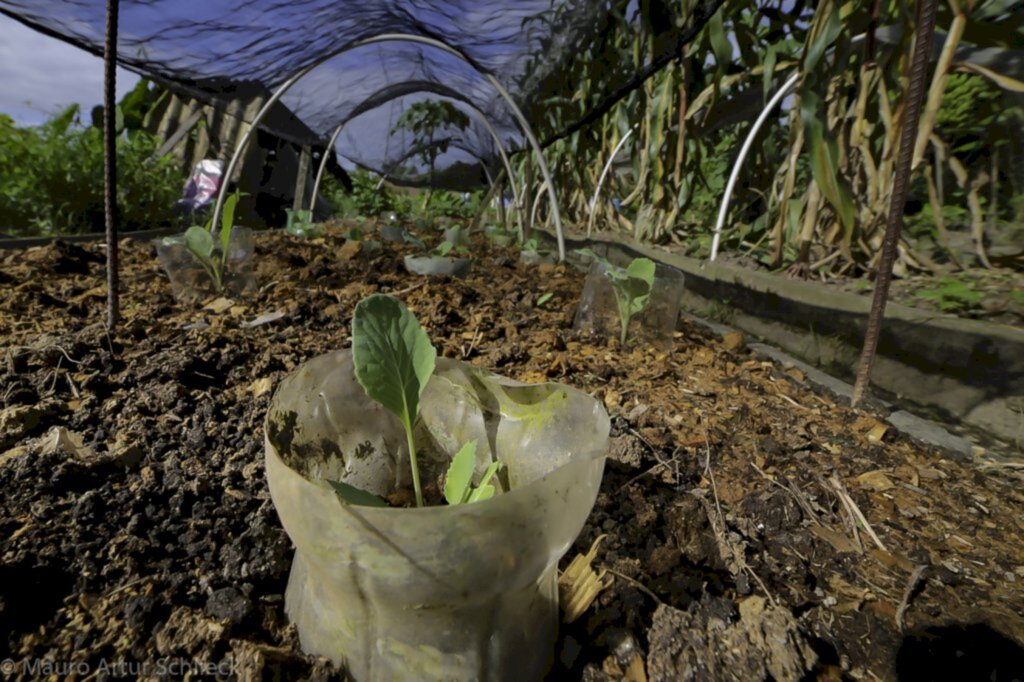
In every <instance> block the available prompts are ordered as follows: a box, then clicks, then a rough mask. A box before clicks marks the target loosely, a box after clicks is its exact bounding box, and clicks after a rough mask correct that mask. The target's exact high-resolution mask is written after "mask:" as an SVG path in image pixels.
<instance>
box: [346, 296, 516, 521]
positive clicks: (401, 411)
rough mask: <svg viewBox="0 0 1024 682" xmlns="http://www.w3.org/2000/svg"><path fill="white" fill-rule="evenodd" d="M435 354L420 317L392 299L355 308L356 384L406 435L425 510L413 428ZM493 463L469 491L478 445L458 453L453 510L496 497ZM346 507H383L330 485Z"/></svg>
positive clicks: (449, 491)
mask: <svg viewBox="0 0 1024 682" xmlns="http://www.w3.org/2000/svg"><path fill="white" fill-rule="evenodd" d="M436 359H437V350H436V349H435V348H434V345H433V344H432V343H431V342H430V337H429V336H427V333H426V332H425V331H424V330H423V328H422V327H421V326H420V323H419V321H418V320H417V319H416V316H415V315H413V314H412V313H411V312H409V309H408V308H406V307H405V306H404V305H402V302H401V301H399V300H398V299H396V298H393V297H391V296H385V295H383V294H374V295H373V296H369V297H367V298H365V299H363V300H362V301H360V302H359V304H358V305H357V306H356V310H355V314H354V316H353V319H352V360H353V362H354V364H355V375H356V380H357V381H358V382H359V384H360V385H361V386H362V387H363V390H365V391H366V395H368V396H369V397H370V398H372V399H373V400H376V401H377V402H378V403H380V404H381V405H382V406H383V407H384V408H385V409H386V410H388V411H389V412H391V414H393V415H395V416H396V417H398V419H399V421H400V422H401V423H402V428H403V429H405V436H406V442H407V444H408V448H409V464H410V468H411V469H412V484H413V491H414V493H415V495H416V506H417V507H422V506H423V489H422V486H421V485H420V472H419V466H418V463H417V457H416V442H415V438H414V436H413V427H414V426H415V424H416V418H417V416H418V415H419V406H420V396H421V395H422V394H423V389H424V388H426V386H427V382H428V381H429V380H430V376H431V375H432V374H433V373H434V366H435V364H436ZM500 467H501V463H500V461H495V462H492V463H491V465H490V466H489V467H488V468H487V470H486V471H485V472H484V475H483V478H482V479H481V480H480V483H479V484H478V485H477V486H476V487H475V488H474V487H473V486H472V485H471V481H472V477H473V471H474V470H475V468H476V441H473V442H471V443H466V444H465V445H463V446H462V448H460V449H459V451H458V453H456V455H455V457H454V458H452V462H451V464H450V466H449V468H448V473H447V479H446V482H445V488H444V494H445V499H447V500H448V503H449V504H464V503H468V502H476V501H479V500H486V499H488V498H489V497H492V496H493V495H494V493H495V489H494V486H493V485H491V484H490V481H491V479H492V478H493V477H494V475H495V473H497V471H498V470H499V469H500ZM329 483H330V484H331V486H332V487H333V488H334V490H335V492H336V493H337V494H338V495H339V496H340V497H341V498H342V499H343V500H344V501H345V502H347V503H349V504H358V505H370V506H383V505H386V502H384V501H383V500H381V499H380V498H379V497H377V496H376V495H372V494H370V493H368V492H366V491H364V490H360V489H358V488H354V487H353V486H351V485H348V484H347V483H343V482H341V481H329Z"/></svg>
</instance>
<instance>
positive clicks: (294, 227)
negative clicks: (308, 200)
mask: <svg viewBox="0 0 1024 682" xmlns="http://www.w3.org/2000/svg"><path fill="white" fill-rule="evenodd" d="M285 213H287V214H288V222H287V223H286V224H285V228H284V229H285V232H287V233H288V234H290V235H294V236H296V237H308V238H315V237H319V236H320V235H322V234H323V228H321V227H319V226H317V225H316V224H315V223H314V222H313V212H312V211H309V210H306V209H300V210H298V211H293V210H292V209H290V208H286V209H285Z"/></svg>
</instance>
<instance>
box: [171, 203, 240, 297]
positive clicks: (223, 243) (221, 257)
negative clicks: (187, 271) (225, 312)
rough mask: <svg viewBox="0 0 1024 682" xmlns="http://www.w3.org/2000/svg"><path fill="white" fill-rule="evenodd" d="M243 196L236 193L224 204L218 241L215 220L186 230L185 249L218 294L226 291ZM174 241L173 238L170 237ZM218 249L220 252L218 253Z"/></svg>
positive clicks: (211, 219)
mask: <svg viewBox="0 0 1024 682" xmlns="http://www.w3.org/2000/svg"><path fill="white" fill-rule="evenodd" d="M240 196H241V195H240V194H239V193H238V192H236V193H234V194H232V195H231V196H230V197H228V199H227V201H225V202H224V211H223V213H222V214H221V220H220V233H219V234H218V236H217V239H216V240H215V239H214V235H213V228H214V225H213V218H212V217H211V218H210V220H208V221H207V223H206V226H205V227H204V226H202V225H193V226H192V227H190V228H188V229H187V230H185V247H186V248H187V249H188V251H189V253H191V254H192V257H193V258H195V259H196V262H198V263H199V264H200V265H201V266H203V270H205V271H206V274H207V275H209V277H210V281H211V282H212V283H213V288H214V290H215V291H217V292H218V293H220V292H222V291H224V275H225V274H226V270H227V264H228V254H229V253H230V248H229V247H230V245H231V230H232V228H233V227H234V224H235V208H236V207H237V206H238V199H239V197H240ZM168 239H170V240H173V239H174V238H173V237H168ZM218 247H219V248H220V251H219V252H218V250H217V249H218Z"/></svg>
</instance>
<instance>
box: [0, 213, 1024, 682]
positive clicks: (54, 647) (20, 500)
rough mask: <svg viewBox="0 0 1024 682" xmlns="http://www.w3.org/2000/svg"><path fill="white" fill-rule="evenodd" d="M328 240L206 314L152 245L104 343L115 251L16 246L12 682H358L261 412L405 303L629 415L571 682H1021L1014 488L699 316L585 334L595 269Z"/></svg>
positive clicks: (1022, 553) (8, 578) (525, 373)
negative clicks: (294, 544)
mask: <svg viewBox="0 0 1024 682" xmlns="http://www.w3.org/2000/svg"><path fill="white" fill-rule="evenodd" d="M333 234H334V232H329V233H328V236H327V237H325V238H324V239H321V240H315V241H300V240H297V239H294V238H291V237H288V236H287V235H283V234H273V235H263V236H261V237H260V238H259V240H258V248H257V255H256V275H257V281H258V283H259V291H258V292H257V293H255V294H253V295H251V296H250V297H248V298H246V299H244V300H237V301H220V302H216V303H217V304H216V305H213V306H211V307H210V308H200V307H189V306H183V305H181V304H179V303H177V302H176V301H175V299H174V298H173V296H172V292H171V290H170V286H169V284H168V281H167V279H166V277H165V276H164V275H163V274H162V272H161V271H160V268H159V265H158V263H157V262H156V259H155V258H154V255H153V248H152V246H151V245H150V244H148V243H136V242H133V241H131V240H126V241H125V242H123V248H122V258H123V275H122V282H123V288H124V293H123V298H122V305H123V317H124V322H123V324H122V325H121V327H119V329H118V330H117V331H116V332H115V333H113V334H110V335H108V334H107V333H106V332H105V331H104V327H103V323H102V322H103V319H104V296H105V289H104V287H103V278H104V270H103V267H104V266H103V251H102V247H101V246H100V245H87V246H84V247H80V246H73V245H67V244H61V243H56V244H51V245H49V246H45V247H38V248H33V249H28V250H25V251H16V252H5V253H0V311H2V312H0V338H2V339H3V342H2V343H3V346H2V347H0V489H2V490H3V496H2V498H0V658H10V659H12V660H13V661H14V662H15V670H14V673H13V675H12V677H15V678H17V677H21V678H24V679H31V678H32V677H34V676H35V675H34V674H33V673H32V672H31V671H30V670H29V669H28V667H27V666H28V664H29V663H31V662H33V661H37V660H49V661H52V662H59V661H78V662H79V664H80V668H79V669H80V670H81V669H84V668H88V669H89V670H90V671H91V672H90V673H89V675H92V678H93V679H102V675H100V674H99V673H98V672H97V671H98V670H99V668H100V667H101V664H102V663H103V662H104V661H106V662H108V664H109V662H111V661H118V662H122V663H125V662H147V661H150V662H151V661H154V660H156V659H159V658H161V657H180V658H182V659H187V660H190V661H206V662H217V661H224V660H230V661H231V668H232V669H233V671H234V673H233V674H234V675H235V676H237V678H238V679H245V680H249V679H262V678H267V679H270V678H273V677H275V676H276V677H280V678H283V679H335V678H343V677H344V671H340V670H337V669H335V668H333V667H332V666H331V665H330V664H329V663H327V662H326V661H324V660H322V659H317V658H315V657H308V656H305V655H303V654H302V653H301V652H300V651H299V650H298V643H297V642H298V640H297V636H296V633H295V631H294V628H292V627H291V626H289V625H288V623H287V619H286V617H285V615H284V597H283V593H284V588H285V585H286V581H287V576H288V569H289V566H290V561H291V552H292V549H291V545H290V543H289V541H288V538H287V536H286V535H285V534H284V531H283V530H282V528H281V526H280V524H279V522H278V520H277V517H276V514H275V512H274V509H273V506H272V504H271V502H270V498H269V494H268V491H267V486H266V481H265V478H264V471H263V463H262V458H263V433H262V420H263V417H264V415H265V413H266V410H267V406H268V404H269V399H270V394H271V392H272V390H273V387H274V386H275V385H276V383H277V381H278V380H280V379H281V378H282V377H283V376H284V375H286V374H287V373H288V372H290V371H291V370H293V369H294V368H295V367H296V366H297V365H298V364H299V363H301V362H303V361H304V360H306V359H309V358H311V357H313V356H315V355H318V354H320V353H323V352H326V351H329V350H333V349H337V348H341V347H345V346H347V345H348V344H349V330H350V323H351V314H352V310H353V308H354V306H355V304H356V303H357V302H358V301H359V300H360V299H361V298H362V297H364V296H366V295H368V294H370V293H374V292H384V293H388V292H390V293H393V294H395V295H397V296H399V297H400V298H401V299H402V300H404V301H405V302H406V304H407V305H408V306H409V307H410V308H411V309H412V310H413V311H414V312H415V313H416V314H417V315H418V317H419V318H420V320H421V321H422V323H423V324H424V326H425V327H426V328H427V330H428V332H429V333H430V335H431V337H432V339H433V340H434V343H435V344H436V345H437V346H438V349H439V351H442V352H443V353H444V354H445V355H447V356H450V357H456V358H462V359H467V360H469V361H471V362H473V363H476V364H478V365H480V366H483V367H487V368H489V369H492V370H494V371H496V372H499V373H501V374H505V375H507V376H510V377H513V378H516V379H521V380H525V381H542V380H554V381H560V382H565V383H568V384H571V385H574V386H577V387H579V388H581V389H583V390H585V391H588V392H589V393H590V394H592V395H594V396H596V397H598V398H600V399H601V400H603V401H604V403H605V405H606V406H607V407H608V410H609V412H610V413H611V414H612V416H613V427H612V436H613V437H612V447H611V453H610V457H609V461H608V466H607V468H606V473H605V478H604V482H603V485H602V488H601V492H600V495H599V497H598V500H597V503H596V505H595V508H594V511H593V513H592V514H591V516H590V519H589V521H588V522H587V525H586V526H585V528H584V530H583V532H582V533H581V535H580V537H579V539H578V540H577V542H576V544H575V546H574V547H573V548H572V549H571V550H570V552H569V554H568V555H567V556H566V558H565V559H564V562H565V563H566V564H567V563H568V561H569V560H570V559H571V558H572V557H573V556H575V555H576V554H578V553H581V552H586V551H587V550H588V549H589V548H590V547H591V545H592V544H593V543H594V542H595V540H597V538H598V537H599V536H602V535H603V536H606V537H605V538H604V539H603V541H602V542H601V543H600V544H599V546H598V549H597V557H596V559H595V562H594V565H595V567H596V568H599V569H606V570H607V571H608V573H607V576H608V578H610V585H609V586H608V587H607V588H606V589H605V590H604V591H603V592H601V593H600V594H599V595H598V597H597V599H596V600H595V601H594V603H593V604H591V606H590V607H589V609H587V611H586V612H585V613H583V615H582V616H581V617H580V618H579V619H578V620H576V621H575V622H573V623H571V624H566V625H564V626H563V628H562V632H561V634H560V637H559V641H558V642H557V644H556V650H555V652H554V667H553V670H552V674H551V679H558V680H563V679H583V680H620V679H628V680H634V681H635V680H645V679H649V680H677V679H683V680H686V679H693V680H733V679H741V680H748V679H765V678H774V679H777V680H797V679H802V678H808V679H829V680H831V679H960V680H966V679H986V680H988V679H993V680H1012V679H1021V678H1022V676H1024V655H1022V652H1024V649H1022V648H1021V643H1022V642H1024V618H1022V615H1021V614H1024V517H1022V514H1021V510H1022V508H1024V506H1022V504H1024V488H1022V486H1021V480H1022V479H1021V477H1020V473H1021V472H1020V470H1019V469H1015V468H1012V467H1010V466H998V465H985V464H983V463H974V464H965V463H961V462H957V461H954V460H951V459H948V458H946V457H944V456H943V455H942V454H941V453H938V452H935V451H932V450H929V449H928V448H926V447H923V446H921V445H918V444H915V443H914V442H911V441H909V440H907V439H905V438H904V437H902V436H901V435H900V434H898V433H895V432H893V431H892V430H888V429H886V428H885V426H884V424H883V421H882V419H881V418H880V415H878V414H871V413H867V412H863V411H855V410H851V409H850V408H849V407H846V406H843V405H841V404H839V403H838V402H837V401H836V400H835V399H834V398H832V397H831V396H829V395H827V394H823V393H821V392H818V391H816V390H815V389H814V388H812V387H810V386H809V385H808V384H807V383H806V382H805V381H804V378H803V376H802V375H801V374H800V372H799V371H798V370H796V369H793V368H785V367H782V366H780V365H778V364H777V363H773V362H769V361H767V360H765V359H763V358H760V357H757V356H755V355H753V354H752V353H751V352H750V351H749V350H747V349H746V347H745V345H744V344H743V340H742V339H741V338H738V337H737V336H735V335H732V336H730V337H729V338H726V339H722V338H719V337H717V336H715V335H714V334H712V333H711V332H709V331H707V330H706V329H705V328H703V327H699V326H695V325H693V324H690V323H687V322H681V323H680V326H679V327H678V331H677V332H676V335H675V337H676V338H675V339H674V344H673V347H672V348H671V349H668V350H653V349H650V348H645V347H642V346H640V345H636V346H634V347H628V348H626V349H621V348H619V347H618V343H617V341H615V340H603V339H592V338H586V337H583V336H581V335H580V334H579V333H578V332H575V331H573V329H572V321H573V317H574V313H575V310H576V307H577V305H578V303H579V296H580V292H581V289H582V285H583V277H582V275H580V274H579V273H577V272H575V271H573V270H571V269H569V268H567V267H565V266H525V265H522V264H520V263H519V261H518V258H517V254H516V252H515V251H513V250H501V249H492V248H489V247H487V246H485V245H483V244H482V243H480V244H477V246H476V248H475V252H476V254H477V258H478V261H477V263H476V264H475V266H474V270H473V273H472V274H471V275H470V276H469V277H468V278H466V279H462V280H450V279H431V280H428V279H424V278H421V277H417V276H412V275H409V274H406V273H405V272H404V270H403V268H402V266H401V253H402V250H403V249H404V248H405V247H404V246H399V247H396V246H394V245H390V244H385V245H384V248H383V249H382V250H380V251H378V252H365V253H364V252H360V250H359V249H357V248H356V247H355V246H353V245H349V246H344V242H343V240H342V239H341V238H340V237H336V236H332V235H333ZM548 292H551V293H553V294H554V296H553V297H552V298H551V299H550V300H549V301H547V302H545V304H544V305H543V306H541V307H537V306H536V305H535V302H536V301H537V299H538V298H539V297H540V296H541V294H544V293H548ZM271 313H278V314H276V315H275V314H271ZM268 314H269V315H268ZM261 318H262V323H260V324H255V325H252V324H250V323H252V322H254V321H257V322H260V321H261ZM268 320H269V321H268ZM538 655H541V654H538ZM35 670H36V672H37V673H38V671H39V669H38V668H36V669H35ZM2 672H3V671H2V670H0V673H2ZM165 672H166V675H165V676H166V677H176V676H179V675H176V674H175V673H174V672H167V671H165ZM193 672H194V671H193ZM178 673H181V670H178ZM149 674H155V675H157V676H159V674H157V673H153V671H152V670H150V671H149ZM89 675H85V674H83V675H78V679H85V678H88V677H89ZM113 676H114V677H116V675H113ZM135 676H137V675H132V677H135ZM64 677H68V675H67V674H59V675H58V678H64ZM70 677H72V678H74V677H75V676H74V675H71V676H70Z"/></svg>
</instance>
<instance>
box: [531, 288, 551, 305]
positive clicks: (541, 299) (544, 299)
mask: <svg viewBox="0 0 1024 682" xmlns="http://www.w3.org/2000/svg"><path fill="white" fill-rule="evenodd" d="M552 296H554V294H553V293H551V292H550V291H548V292H545V293H543V294H541V295H540V296H538V297H537V302H536V303H534V306H536V307H537V308H540V307H542V306H543V305H544V304H545V303H547V302H548V301H550V300H551V297H552Z"/></svg>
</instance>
